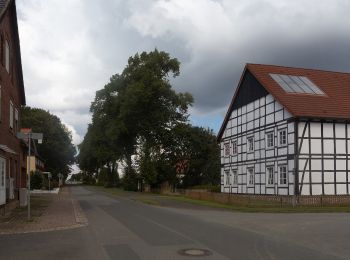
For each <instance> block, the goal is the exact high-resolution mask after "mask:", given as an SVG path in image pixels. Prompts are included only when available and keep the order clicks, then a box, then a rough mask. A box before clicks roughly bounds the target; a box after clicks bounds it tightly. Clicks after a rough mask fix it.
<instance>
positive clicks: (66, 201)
mask: <svg viewBox="0 0 350 260" xmlns="http://www.w3.org/2000/svg"><path fill="white" fill-rule="evenodd" d="M34 200H37V201H39V202H38V204H39V205H38V206H37V209H35V207H34V206H33V219H32V221H27V212H26V210H25V209H19V210H17V211H15V212H14V213H13V214H12V215H11V216H10V217H8V219H6V220H5V221H2V222H1V223H0V234H18V233H31V232H45V231H54V230H64V229H71V228H78V227H83V226H86V225H87V224H88V221H87V219H86V217H85V215H84V213H83V211H82V209H81V207H80V205H79V203H78V202H77V201H75V200H74V199H73V198H72V196H71V191H70V188H69V187H63V188H62V189H61V191H60V192H59V194H57V195H56V194H45V195H35V198H34ZM45 204H46V205H48V206H47V207H46V205H45Z"/></svg>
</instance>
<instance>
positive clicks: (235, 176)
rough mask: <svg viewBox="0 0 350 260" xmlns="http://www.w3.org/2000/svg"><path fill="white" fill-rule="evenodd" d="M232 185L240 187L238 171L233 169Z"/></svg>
mask: <svg viewBox="0 0 350 260" xmlns="http://www.w3.org/2000/svg"><path fill="white" fill-rule="evenodd" d="M232 177H233V179H232V185H234V186H237V185H238V170H237V169H233V170H232Z"/></svg>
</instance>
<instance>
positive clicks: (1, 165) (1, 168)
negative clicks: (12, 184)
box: [0, 158, 6, 187]
mask: <svg viewBox="0 0 350 260" xmlns="http://www.w3.org/2000/svg"><path fill="white" fill-rule="evenodd" d="M5 174H6V172H5V160H4V159H2V158H0V177H1V180H0V181H1V186H2V187H4V186H5Z"/></svg>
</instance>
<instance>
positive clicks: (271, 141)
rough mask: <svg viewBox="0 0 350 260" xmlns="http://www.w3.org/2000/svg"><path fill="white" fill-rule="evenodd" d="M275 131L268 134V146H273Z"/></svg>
mask: <svg viewBox="0 0 350 260" xmlns="http://www.w3.org/2000/svg"><path fill="white" fill-rule="evenodd" d="M273 138H274V137H273V132H270V133H267V134H266V147H267V148H271V147H273Z"/></svg>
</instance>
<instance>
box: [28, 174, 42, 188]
mask: <svg viewBox="0 0 350 260" xmlns="http://www.w3.org/2000/svg"><path fill="white" fill-rule="evenodd" d="M42 185H43V176H42V175H41V173H40V172H38V171H36V172H31V174H30V189H31V190H34V189H35V190H40V189H41V187H42Z"/></svg>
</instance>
